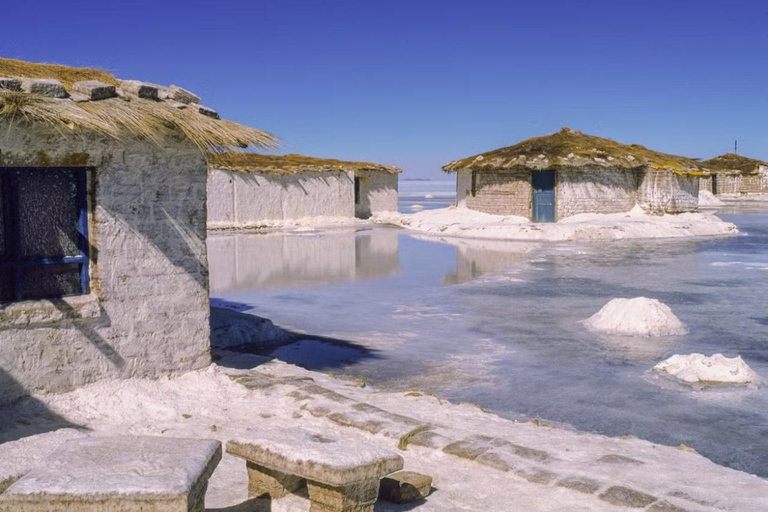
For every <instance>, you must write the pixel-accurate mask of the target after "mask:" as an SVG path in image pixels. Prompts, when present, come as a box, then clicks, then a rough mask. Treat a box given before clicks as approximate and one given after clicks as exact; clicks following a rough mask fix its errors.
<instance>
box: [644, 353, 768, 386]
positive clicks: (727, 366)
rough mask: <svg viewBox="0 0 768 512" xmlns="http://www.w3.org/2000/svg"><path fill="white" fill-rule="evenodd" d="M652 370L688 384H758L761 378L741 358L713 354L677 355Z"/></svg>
mask: <svg viewBox="0 0 768 512" xmlns="http://www.w3.org/2000/svg"><path fill="white" fill-rule="evenodd" d="M653 371H655V372H662V373H667V374H669V375H671V376H673V377H675V378H676V379H678V380H680V381H682V382H685V383H688V384H698V383H702V384H759V383H761V382H762V381H763V379H762V378H761V377H760V376H759V375H758V374H757V373H755V371H754V370H752V368H750V367H749V365H748V364H747V363H745V362H744V360H743V359H742V358H741V356H737V357H731V358H729V357H725V356H723V355H722V354H715V355H713V356H711V357H707V356H705V355H704V354H689V355H679V354H675V355H674V356H672V357H670V358H669V359H666V360H664V361H662V362H660V363H659V364H657V365H656V366H654V367H653Z"/></svg>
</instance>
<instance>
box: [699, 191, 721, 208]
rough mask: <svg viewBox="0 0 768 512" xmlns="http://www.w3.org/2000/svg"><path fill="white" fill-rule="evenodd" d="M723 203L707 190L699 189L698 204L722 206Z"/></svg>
mask: <svg viewBox="0 0 768 512" xmlns="http://www.w3.org/2000/svg"><path fill="white" fill-rule="evenodd" d="M724 204H725V203H724V202H723V201H721V200H720V198H719V197H717V196H715V195H714V194H713V193H712V192H710V191H709V190H699V206H723V205H724Z"/></svg>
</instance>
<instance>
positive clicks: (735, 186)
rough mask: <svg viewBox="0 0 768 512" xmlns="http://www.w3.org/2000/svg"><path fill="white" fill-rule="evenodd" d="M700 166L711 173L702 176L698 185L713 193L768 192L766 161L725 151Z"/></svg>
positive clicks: (767, 164)
mask: <svg viewBox="0 0 768 512" xmlns="http://www.w3.org/2000/svg"><path fill="white" fill-rule="evenodd" d="M701 166H702V167H705V168H707V169H709V171H710V172H711V173H712V174H711V176H702V178H701V185H700V186H701V188H702V189H704V190H708V191H710V192H712V193H713V194H716V195H723V194H739V195H741V194H768V162H763V161H762V160H757V159H755V158H748V157H745V156H741V155H736V154H733V153H726V154H724V155H720V156H717V157H715V158H711V159H709V160H706V161H704V162H701Z"/></svg>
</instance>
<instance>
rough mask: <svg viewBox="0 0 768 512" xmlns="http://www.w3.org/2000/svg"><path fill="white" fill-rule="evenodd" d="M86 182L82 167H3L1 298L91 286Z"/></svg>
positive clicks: (81, 290) (53, 293) (47, 296)
mask: <svg viewBox="0 0 768 512" xmlns="http://www.w3.org/2000/svg"><path fill="white" fill-rule="evenodd" d="M86 187H87V174H86V170H85V169H81V168H34V169H26V168H0V228H1V229H0V301H3V302H13V301H21V300H35V299H50V298H59V297H66V296H70V295H81V294H86V293H88V292H89V289H88V248H89V244H88V231H87V230H88V211H87V210H88V208H87V195H86V194H87V192H86Z"/></svg>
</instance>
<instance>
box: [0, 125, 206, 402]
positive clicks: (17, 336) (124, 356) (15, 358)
mask: <svg viewBox="0 0 768 512" xmlns="http://www.w3.org/2000/svg"><path fill="white" fill-rule="evenodd" d="M9 128H10V127H9V126H8V124H6V123H5V122H4V121H0V133H2V134H3V136H2V137H0V165H2V166H6V167H25V166H36V167H40V166H65V165H68V166H82V167H93V168H94V170H93V172H92V173H91V183H90V189H91V195H90V200H89V203H90V209H91V211H90V219H89V235H90V243H91V245H92V247H93V248H94V249H93V250H92V251H91V261H92V263H91V287H92V293H91V295H89V296H85V297H75V298H70V299H65V300H59V301H52V302H48V301H28V302H21V303H11V304H2V305H0V402H2V401H9V400H13V399H15V398H17V397H19V396H23V395H25V394H28V393H29V392H39V391H45V392H57V391H65V390H69V389H72V388H74V387H76V386H78V385H82V384H86V383H89V382H92V381H95V380H98V379H100V378H104V377H132V376H145V377H154V376H159V375H166V374H172V373H176V372H184V371H188V370H191V369H196V368H201V367H204V366H206V365H208V364H210V340H209V338H210V336H209V334H210V333H209V330H210V328H209V301H208V262H207V254H206V245H205V244H206V213H205V206H204V205H205V199H206V175H207V172H206V161H205V157H204V156H203V155H202V154H201V153H200V152H199V151H198V150H197V149H196V148H195V147H194V146H192V145H191V144H189V143H188V142H183V141H179V140H176V139H172V138H170V137H169V138H168V140H166V141H165V143H164V144H163V148H162V149H160V148H159V147H157V146H154V145H152V144H149V143H146V142H137V141H130V140H129V141H123V142H122V143H117V142H114V141H108V140H104V139H101V138H97V137H95V136H94V137H91V136H87V135H85V134H77V135H71V136H69V135H67V134H66V133H64V134H62V133H61V132H59V131H56V130H52V129H48V128H45V127H37V128H36V129H34V130H33V129H31V128H30V129H26V128H24V127H23V126H21V125H19V124H15V125H14V126H13V129H9Z"/></svg>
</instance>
